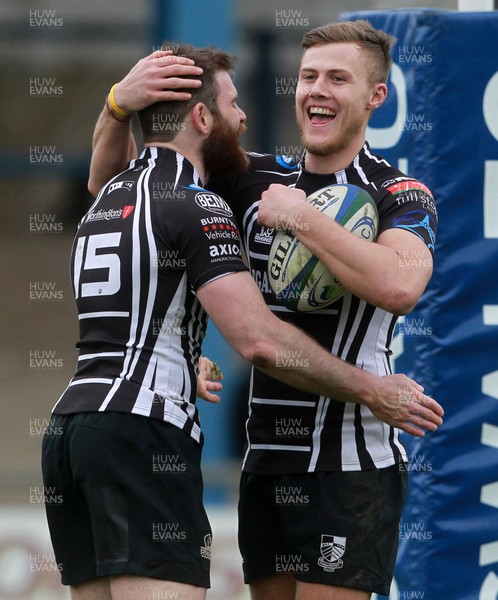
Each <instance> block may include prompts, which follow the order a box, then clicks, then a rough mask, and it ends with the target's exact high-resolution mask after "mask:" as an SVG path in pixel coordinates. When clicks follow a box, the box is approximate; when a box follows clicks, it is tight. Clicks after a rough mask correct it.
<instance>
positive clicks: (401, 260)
mask: <svg viewBox="0 0 498 600" xmlns="http://www.w3.org/2000/svg"><path fill="white" fill-rule="evenodd" d="M258 221H259V222H260V223H262V224H264V225H267V226H268V227H275V226H276V225H277V224H278V225H279V226H284V227H285V226H288V227H289V228H291V229H293V231H294V232H295V234H296V236H297V238H298V239H299V240H300V241H301V242H302V243H303V244H304V245H305V246H306V247H307V248H309V250H311V252H313V254H315V256H317V257H318V258H319V259H320V260H321V261H322V262H323V263H324V264H325V265H326V266H327V268H328V269H329V271H330V272H331V273H333V274H334V275H335V276H336V277H337V279H338V280H339V281H340V282H341V283H342V284H343V285H344V286H345V287H346V288H347V289H348V290H350V291H351V292H353V294H355V295H356V296H358V297H360V298H362V299H363V300H366V301H367V302H370V303H371V304H374V305H375V306H378V307H380V308H383V309H385V310H387V311H388V312H390V313H392V314H395V315H404V314H407V313H409V312H410V311H411V310H412V309H413V307H414V306H415V305H416V304H417V302H418V300H419V298H420V296H421V295H422V293H423V292H424V290H425V287H426V285H427V283H428V281H429V279H430V278H431V275H432V265H433V262H432V255H431V252H430V250H429V249H428V248H427V246H426V245H425V243H424V242H423V241H422V240H421V239H419V238H418V237H417V236H416V235H413V234H412V233H410V232H408V231H404V230H402V229H389V230H387V231H384V232H382V233H381V234H380V235H379V237H378V238H377V243H375V244H372V243H371V242H367V241H365V240H362V239H361V238H359V237H357V236H355V235H353V234H352V233H351V232H349V231H347V230H346V229H344V228H343V227H341V225H339V224H338V223H337V222H336V221H334V220H333V219H331V218H329V217H327V216H326V215H324V214H322V213H320V212H319V211H318V210H316V208H314V207H313V206H311V205H310V204H309V203H308V202H307V201H306V196H305V193H304V192H303V191H302V190H297V189H289V188H288V187H286V186H283V185H280V184H273V185H271V186H270V187H269V188H268V190H267V191H266V192H264V193H263V195H262V198H261V201H260V204H259V218H258Z"/></svg>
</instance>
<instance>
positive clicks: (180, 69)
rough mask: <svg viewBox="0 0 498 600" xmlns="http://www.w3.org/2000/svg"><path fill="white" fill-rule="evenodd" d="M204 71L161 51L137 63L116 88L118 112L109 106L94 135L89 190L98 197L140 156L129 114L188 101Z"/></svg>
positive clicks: (188, 60) (101, 115)
mask: <svg viewBox="0 0 498 600" xmlns="http://www.w3.org/2000/svg"><path fill="white" fill-rule="evenodd" d="M201 73H202V69H200V68H199V67H196V66H195V65H194V62H193V61H192V60H191V59H189V58H186V57H183V56H173V55H172V53H171V51H163V50H158V51H156V52H153V53H152V54H150V55H149V56H146V57H145V58H143V59H141V60H140V61H138V63H137V64H136V65H135V66H134V67H133V68H132V69H131V71H130V72H129V73H128V74H127V75H126V76H125V77H124V78H123V79H122V80H121V81H120V82H119V83H117V84H116V85H115V86H114V89H113V101H114V103H115V106H117V108H118V109H119V111H118V112H115V111H113V110H112V104H111V105H110V109H111V110H109V108H108V106H109V102H108V101H107V102H106V106H104V108H103V110H102V112H101V113H100V115H99V118H98V120H97V124H96V126H95V130H94V133H93V143H92V147H93V152H92V159H91V162H90V175H89V179H88V189H89V191H90V193H91V194H93V195H94V196H96V195H97V194H98V193H99V191H100V189H101V187H102V186H103V185H104V184H105V183H106V182H107V181H109V179H110V178H111V177H114V175H117V174H118V173H120V172H121V171H122V170H123V169H124V168H125V167H126V165H127V164H128V162H129V161H130V160H132V159H133V158H136V156H137V146H136V143H135V140H134V138H133V135H132V132H131V127H130V120H129V119H127V117H126V114H127V113H128V114H132V113H133V112H136V111H138V110H141V109H143V108H145V107H146V106H149V105H150V104H154V103H155V102H160V101H164V100H188V99H189V98H190V96H191V94H190V93H189V92H188V91H187V90H188V89H189V88H197V87H199V86H200V85H201V81H200V80H199V79H186V78H185V77H186V76H190V77H196V76H198V75H200V74H201Z"/></svg>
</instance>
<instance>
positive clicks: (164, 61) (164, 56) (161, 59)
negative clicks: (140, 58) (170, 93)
mask: <svg viewBox="0 0 498 600" xmlns="http://www.w3.org/2000/svg"><path fill="white" fill-rule="evenodd" d="M147 59H148V60H150V61H152V62H153V63H154V64H155V65H156V66H160V67H168V66H171V65H194V64H195V62H194V61H193V60H192V59H191V58H187V57H186V56H177V55H176V54H173V53H172V52H171V51H168V52H167V53H165V52H164V51H163V50H161V51H159V52H153V53H152V54H151V55H150V56H149V57H147ZM196 68H199V67H196Z"/></svg>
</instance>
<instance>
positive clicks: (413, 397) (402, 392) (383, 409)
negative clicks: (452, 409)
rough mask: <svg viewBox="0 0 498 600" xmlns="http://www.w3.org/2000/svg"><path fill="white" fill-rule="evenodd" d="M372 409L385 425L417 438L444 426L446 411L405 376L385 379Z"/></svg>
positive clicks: (393, 376)
mask: <svg viewBox="0 0 498 600" xmlns="http://www.w3.org/2000/svg"><path fill="white" fill-rule="evenodd" d="M374 395H375V397H376V398H375V400H374V402H373V404H372V405H371V406H370V409H371V411H372V413H373V414H374V415H375V416H376V417H377V418H378V419H380V420H381V421H384V423H387V424H388V425H392V426H393V427H397V428H399V429H401V430H402V431H405V432H406V433H409V434H411V435H413V436H415V437H423V436H424V435H425V433H426V431H436V429H437V428H438V427H439V426H440V425H442V423H443V419H442V417H443V415H444V410H443V407H442V406H441V405H440V404H439V403H438V402H436V400H434V399H433V398H431V397H430V396H427V395H426V394H424V391H423V387H422V386H421V385H419V384H418V383H417V382H415V381H413V380H412V379H410V378H409V377H406V375H401V374H400V375H385V376H384V377H381V385H379V386H378V388H377V390H376V392H375V394H374Z"/></svg>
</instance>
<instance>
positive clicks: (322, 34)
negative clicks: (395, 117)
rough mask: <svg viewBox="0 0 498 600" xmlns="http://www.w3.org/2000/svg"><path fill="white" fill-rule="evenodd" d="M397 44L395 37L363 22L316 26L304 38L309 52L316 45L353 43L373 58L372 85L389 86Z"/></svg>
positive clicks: (343, 22)
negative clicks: (385, 84)
mask: <svg viewBox="0 0 498 600" xmlns="http://www.w3.org/2000/svg"><path fill="white" fill-rule="evenodd" d="M395 41H396V38H395V37H394V36H392V35H389V34H388V33H386V32H385V31H382V30H380V29H375V28H374V27H372V25H371V24H370V23H369V22H368V21H365V20H362V19H360V20H358V21H339V22H337V23H328V24H327V25H322V26H320V27H316V28H315V29H312V30H311V31H308V32H307V33H306V34H305V35H304V37H303V43H302V47H303V49H304V50H307V49H308V48H312V47H313V46H322V45H325V44H337V43H340V42H352V43H354V44H356V45H357V46H359V47H360V48H362V49H363V50H365V51H366V52H368V54H369V55H370V58H371V61H370V62H371V65H370V66H371V79H372V83H386V81H387V77H388V75H389V69H390V68H391V63H392V59H391V48H392V46H393V44H394V42H395Z"/></svg>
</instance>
